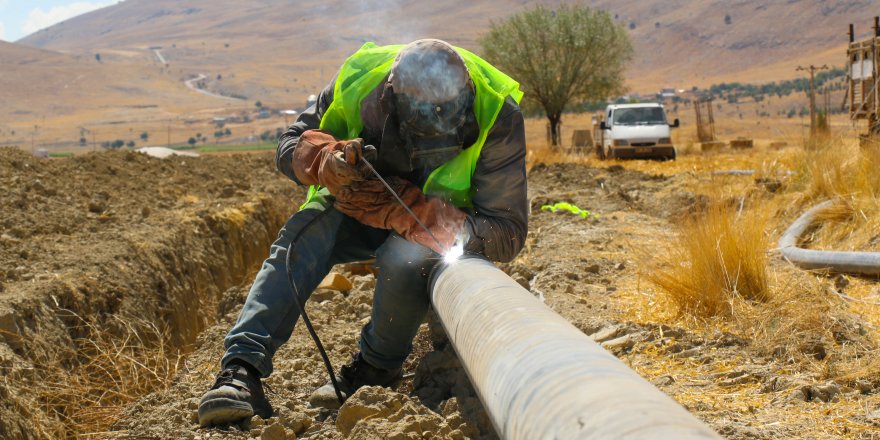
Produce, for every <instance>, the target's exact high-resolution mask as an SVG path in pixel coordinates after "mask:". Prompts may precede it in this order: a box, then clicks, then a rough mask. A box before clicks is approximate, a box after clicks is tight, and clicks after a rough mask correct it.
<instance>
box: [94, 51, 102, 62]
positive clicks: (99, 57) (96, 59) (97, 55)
mask: <svg viewBox="0 0 880 440" xmlns="http://www.w3.org/2000/svg"><path fill="white" fill-rule="evenodd" d="M95 61H97V62H99V63H100V62H101V54H99V53H96V54H95Z"/></svg>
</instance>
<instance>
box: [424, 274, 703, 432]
mask: <svg viewBox="0 0 880 440" xmlns="http://www.w3.org/2000/svg"><path fill="white" fill-rule="evenodd" d="M431 300H432V302H433V304H434V308H435V310H436V312H437V314H438V315H439V317H440V320H441V322H442V323H443V327H444V328H445V330H446V333H447V335H448V336H449V339H450V341H451V342H452V344H453V346H454V347H455V350H456V352H457V353H458V356H459V358H460V359H461V362H462V364H463V365H464V368H465V370H466V371H467V373H468V376H469V377H470V379H471V383H472V384H473V385H474V388H476V390H477V393H478V395H479V397H480V399H481V400H482V402H483V405H484V406H485V408H486V411H487V412H488V413H489V417H490V418H491V420H492V423H493V424H494V426H495V429H496V431H497V433H498V435H500V436H501V438H503V439H509V440H513V439H528V440H535V439H718V438H720V437H719V436H718V435H717V434H716V433H715V432H714V431H712V430H711V429H710V428H709V427H708V426H706V425H705V424H703V423H702V422H701V421H699V420H698V419H697V418H696V417H694V416H693V415H692V414H690V413H689V412H688V411H686V410H685V409H684V408H682V407H681V406H680V405H678V403H676V402H675V401H674V400H672V399H671V398H669V397H668V396H666V395H665V394H663V393H662V392H661V391H660V390H658V389H657V388H655V387H654V386H653V385H651V384H650V383H649V382H647V381H646V380H645V379H643V378H641V377H640V376H639V375H638V374H636V373H635V372H633V371H632V370H630V369H629V367H627V366H626V365H625V364H623V363H622V362H621V361H619V360H618V359H617V358H615V357H614V356H613V355H611V354H610V353H608V352H607V351H605V350H604V349H603V348H602V347H600V346H599V345H598V344H596V343H595V342H593V340H592V339H590V338H589V337H588V336H587V335H585V334H583V333H582V332H581V331H580V330H578V329H577V328H575V327H574V326H573V325H572V324H570V323H569V322H568V321H566V320H565V319H564V318H562V317H561V316H559V315H558V314H556V313H555V312H553V310H551V309H550V308H549V307H547V306H546V305H544V304H543V303H541V302H540V301H538V300H537V299H536V298H535V297H534V296H533V295H532V294H531V293H529V292H528V291H527V290H525V289H524V288H522V287H521V286H520V285H519V284H517V283H516V282H514V281H513V280H512V279H511V278H510V277H508V276H507V275H506V274H504V272H502V271H500V270H499V269H497V268H496V267H495V266H494V265H493V264H491V263H489V262H487V261H485V260H482V259H476V258H466V259H461V260H458V261H456V262H454V263H452V264H450V265H447V266H445V267H442V268H439V269H438V270H437V272H436V273H435V274H434V275H433V276H432V284H431Z"/></svg>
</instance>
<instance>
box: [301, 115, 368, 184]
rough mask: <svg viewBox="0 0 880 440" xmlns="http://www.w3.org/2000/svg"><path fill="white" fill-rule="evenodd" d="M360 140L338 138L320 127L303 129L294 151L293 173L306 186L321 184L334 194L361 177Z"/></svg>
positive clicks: (361, 154)
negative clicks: (359, 168) (359, 164)
mask: <svg viewBox="0 0 880 440" xmlns="http://www.w3.org/2000/svg"><path fill="white" fill-rule="evenodd" d="M363 145H364V141H363V139H352V140H348V141H340V140H337V139H336V138H335V137H333V135H331V134H330V133H327V132H326V131H322V130H308V131H306V132H304V133H303V134H302V135H301V136H300V138H299V142H298V143H297V145H296V148H295V149H294V150H293V163H292V168H293V173H294V175H296V178H297V180H299V181H300V183H302V184H305V185H321V186H324V187H326V188H327V189H328V190H329V191H330V194H333V195H336V193H338V192H339V188H341V187H343V186H346V185H351V184H352V183H353V182H355V181H358V180H361V179H363V177H362V174H361V172H359V171H358V166H357V165H358V162H359V161H360V159H361V157H363Z"/></svg>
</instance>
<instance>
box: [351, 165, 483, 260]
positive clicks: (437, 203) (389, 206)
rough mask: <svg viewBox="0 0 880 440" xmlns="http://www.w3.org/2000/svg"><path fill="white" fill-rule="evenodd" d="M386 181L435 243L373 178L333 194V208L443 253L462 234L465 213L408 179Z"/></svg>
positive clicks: (380, 183) (396, 178) (364, 222)
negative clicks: (334, 201) (334, 202)
mask: <svg viewBox="0 0 880 440" xmlns="http://www.w3.org/2000/svg"><path fill="white" fill-rule="evenodd" d="M386 180H387V181H388V184H389V185H390V186H391V188H393V189H394V191H395V192H396V193H397V194H398V195H399V196H400V198H401V199H403V202H404V203H406V205H407V206H409V208H410V209H411V210H412V211H413V213H415V215H416V217H418V218H419V220H420V221H421V222H422V223H423V224H424V225H425V226H426V227H427V228H428V230H430V231H431V234H433V235H434V237H436V238H437V241H435V240H434V239H433V238H432V237H431V235H430V234H428V233H427V232H425V230H424V229H423V228H422V226H421V225H419V223H418V222H417V221H416V220H415V219H413V217H412V216H411V215H410V214H409V213H408V212H407V211H406V209H404V208H403V206H401V205H400V203H399V202H398V201H397V200H396V199H395V198H394V196H392V195H391V194H390V193H389V192H388V190H387V189H386V188H385V185H383V184H382V182H381V181H379V180H378V179H375V178H372V179H365V180H361V181H357V182H354V183H352V184H351V185H348V186H344V187H342V188H341V189H340V191H339V193H338V194H337V195H336V209H337V210H338V211H340V212H342V213H343V214H345V215H348V216H349V217H352V218H354V219H355V220H357V221H359V222H361V223H363V224H365V225H367V226H372V227H374V228H381V229H393V230H394V231H396V232H397V233H398V234H400V235H401V236H402V237H403V238H405V239H407V240H409V241H412V242H415V243H418V244H420V245H422V246H425V247H428V248H430V249H432V250H433V251H434V252H437V253H438V254H441V255H442V254H445V253H446V251H448V250H449V248H451V247H452V245H453V244H454V243H455V239H456V237H457V236H458V235H459V234H460V233H461V231H462V228H463V227H464V221H465V219H466V218H467V214H465V213H464V212H463V211H461V210H460V209H458V208H456V207H455V206H452V205H450V204H448V203H446V202H445V201H443V200H441V199H439V198H437V197H429V196H426V195H425V194H423V193H422V191H421V190H420V189H419V188H418V187H416V186H415V185H413V184H412V183H410V182H408V181H407V180H404V179H401V178H399V177H393V176H392V177H389V178H388V179H386ZM438 241H439V243H438Z"/></svg>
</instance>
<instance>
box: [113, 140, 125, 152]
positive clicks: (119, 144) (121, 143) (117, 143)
mask: <svg viewBox="0 0 880 440" xmlns="http://www.w3.org/2000/svg"><path fill="white" fill-rule="evenodd" d="M123 146H125V141H124V140H122V139H116V140H115V141H113V143H112V144H110V148H113V149H114V150H115V149H118V148H122V147H123Z"/></svg>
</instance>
